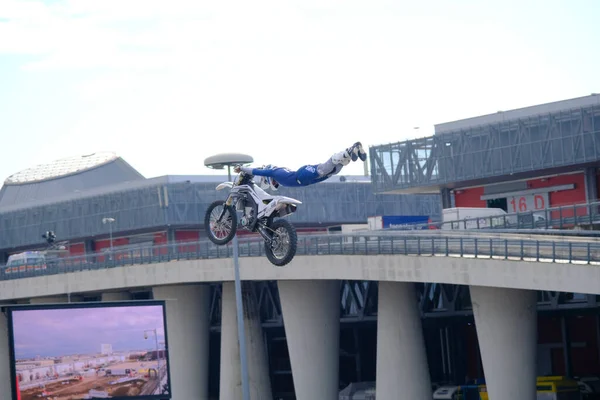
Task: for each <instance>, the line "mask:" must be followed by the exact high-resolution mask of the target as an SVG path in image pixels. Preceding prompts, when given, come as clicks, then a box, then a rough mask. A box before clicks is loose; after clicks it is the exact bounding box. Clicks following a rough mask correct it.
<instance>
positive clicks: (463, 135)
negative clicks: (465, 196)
mask: <svg viewBox="0 0 600 400" xmlns="http://www.w3.org/2000/svg"><path fill="white" fill-rule="evenodd" d="M599 134H600V105H590V106H587V107H579V108H572V109H568V110H563V111H557V112H552V113H546V114H538V115H532V116H526V117H521V118H515V119H511V120H506V121H499V122H495V123H489V124H485V125H477V126H470V127H466V126H465V127H462V128H459V129H456V130H453V131H448V132H445V133H441V134H436V135H434V136H430V137H425V138H420V139H414V140H407V141H404V142H398V143H392V144H386V145H380V146H374V147H372V148H371V149H370V156H371V174H372V182H373V185H374V186H375V192H377V193H385V192H392V191H395V192H403V191H404V192H407V193H409V192H416V191H417V190H416V189H419V190H418V191H420V192H424V193H427V192H430V193H433V192H437V193H439V190H440V189H441V188H444V187H450V186H451V185H454V184H463V185H466V184H469V183H475V182H478V181H479V182H481V181H484V180H486V179H489V178H497V177H502V176H511V175H515V174H524V173H533V172H534V171H535V172H540V171H544V170H553V169H558V168H563V169H566V168H576V167H584V166H586V165H590V164H592V163H595V162H598V161H600V135H599Z"/></svg>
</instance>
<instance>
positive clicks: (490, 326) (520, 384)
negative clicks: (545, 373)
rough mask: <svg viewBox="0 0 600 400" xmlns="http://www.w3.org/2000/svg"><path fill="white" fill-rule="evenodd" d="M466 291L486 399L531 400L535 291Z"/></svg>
mask: <svg viewBox="0 0 600 400" xmlns="http://www.w3.org/2000/svg"><path fill="white" fill-rule="evenodd" d="M470 291H471V302H472V304H473V315H474V316H475V327H476V328H477V338H478V340H479V346H480V349H481V359H482V362H483V370H484V374H485V380H486V383H487V391H488V395H489V398H490V400H501V399H523V400H535V399H536V372H537V371H536V362H537V358H536V354H537V309H536V305H537V304H536V303H537V297H536V292H535V291H533V290H521V289H504V288H492V287H481V286H471V287H470Z"/></svg>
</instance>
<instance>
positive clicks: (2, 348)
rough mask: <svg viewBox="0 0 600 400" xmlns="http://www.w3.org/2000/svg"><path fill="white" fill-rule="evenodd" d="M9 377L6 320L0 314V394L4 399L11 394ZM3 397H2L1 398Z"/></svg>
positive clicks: (2, 314)
mask: <svg viewBox="0 0 600 400" xmlns="http://www.w3.org/2000/svg"><path fill="white" fill-rule="evenodd" d="M11 380H12V378H11V377H10V352H9V348H8V319H7V318H6V316H5V315H4V313H1V314H0V393H4V394H5V396H6V397H9V396H8V394H9V393H11V392H12V386H11ZM3 397H4V396H3Z"/></svg>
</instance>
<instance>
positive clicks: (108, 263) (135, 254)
mask: <svg viewBox="0 0 600 400" xmlns="http://www.w3.org/2000/svg"><path fill="white" fill-rule="evenodd" d="M296 254H297V255H299V256H302V255H307V256H319V255H349V256H351V255H403V256H443V257H470V258H473V257H477V258H488V259H502V260H527V261H536V262H563V263H575V262H576V263H587V264H592V263H599V264H600V243H597V242H592V241H590V242H583V241H563V240H534V239H516V238H514V237H510V236H509V237H505V238H502V237H489V238H478V237H476V236H473V237H455V236H453V235H448V236H441V235H431V236H426V235H411V234H410V233H409V232H405V233H404V234H397V235H394V234H391V233H387V234H384V235H376V234H373V233H364V234H356V233H354V234H351V235H343V234H335V235H300V236H298V248H297V253H296ZM232 255H233V247H232V245H231V244H228V245H226V246H216V245H214V244H213V243H211V242H209V241H200V242H186V243H173V244H167V245H156V246H147V247H140V248H137V249H127V250H115V251H113V252H110V251H108V252H103V253H93V254H87V255H81V256H72V257H65V258H58V259H55V260H51V261H46V264H37V265H28V266H27V267H16V266H15V267H6V266H4V267H1V268H0V280H11V279H20V278H28V277H36V276H45V275H55V274H62V273H69V272H79V271H87V270H100V269H107V268H114V267H128V266H131V267H134V266H136V265H142V264H152V263H161V262H170V261H178V260H210V259H223V258H229V257H232ZM239 256H240V257H263V256H265V249H264V242H263V241H262V239H260V238H252V239H240V240H239ZM265 262H268V261H267V260H266V259H265ZM242 267H243V266H242ZM274 268H276V267H274ZM284 268H293V265H291V266H287V267H284Z"/></svg>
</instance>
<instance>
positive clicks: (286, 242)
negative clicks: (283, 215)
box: [265, 219, 298, 267]
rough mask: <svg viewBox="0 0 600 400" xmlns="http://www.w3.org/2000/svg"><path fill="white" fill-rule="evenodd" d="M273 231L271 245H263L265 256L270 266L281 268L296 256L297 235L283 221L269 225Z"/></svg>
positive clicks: (291, 226)
mask: <svg viewBox="0 0 600 400" xmlns="http://www.w3.org/2000/svg"><path fill="white" fill-rule="evenodd" d="M268 227H269V228H270V229H271V230H273V244H272V245H269V244H268V243H265V254H266V255H267V258H268V259H269V261H270V262H271V264H273V265H275V266H277V267H283V266H284V265H286V264H288V263H289V262H290V261H292V259H293V258H294V256H295V255H296V249H297V245H298V234H297V233H296V228H294V226H293V225H292V224H290V223H289V222H288V221H286V220H285V219H278V220H276V221H273V222H271V223H269V225H268Z"/></svg>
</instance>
